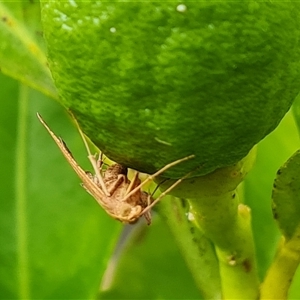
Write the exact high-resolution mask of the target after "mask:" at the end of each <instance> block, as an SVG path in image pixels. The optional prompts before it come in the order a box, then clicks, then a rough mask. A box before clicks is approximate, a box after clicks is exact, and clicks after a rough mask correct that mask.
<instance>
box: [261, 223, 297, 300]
mask: <svg viewBox="0 0 300 300" xmlns="http://www.w3.org/2000/svg"><path fill="white" fill-rule="evenodd" d="M278 248H279V249H278V251H277V253H276V256H275V259H274V261H273V263H272V265H271V267H270V268H269V270H268V273H267V276H266V278H265V280H264V282H263V283H262V285H261V299H287V298H288V290H289V288H290V285H291V283H292V279H293V277H294V274H295V272H296V270H297V268H298V266H299V263H300V228H298V229H297V230H296V233H295V234H294V235H293V237H292V238H291V239H290V240H287V241H286V240H285V239H284V238H282V241H281V242H280V245H279V247H278Z"/></svg>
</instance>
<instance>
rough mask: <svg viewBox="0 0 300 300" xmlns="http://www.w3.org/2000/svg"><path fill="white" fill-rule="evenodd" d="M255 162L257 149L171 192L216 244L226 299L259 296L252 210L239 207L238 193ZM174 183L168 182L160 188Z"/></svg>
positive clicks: (243, 206) (223, 292)
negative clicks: (179, 199) (232, 163)
mask: <svg viewBox="0 0 300 300" xmlns="http://www.w3.org/2000/svg"><path fill="white" fill-rule="evenodd" d="M254 160H255V150H253V151H251V152H250V153H249V154H248V156H247V157H246V158H244V159H242V160H241V161H240V162H238V163H237V164H236V165H233V166H230V167H226V168H222V169H219V170H216V171H215V172H213V173H210V174H207V175H205V176H201V177H197V178H191V179H186V180H184V181H183V182H182V183H181V184H180V185H179V186H178V187H176V188H175V189H174V190H173V191H171V193H172V194H173V195H175V196H177V197H180V198H184V199H187V200H188V202H189V204H190V213H191V215H192V216H193V218H194V224H195V225H196V227H198V230H199V232H203V233H204V234H205V236H206V237H208V238H209V239H210V240H211V241H212V242H213V243H214V245H215V249H216V254H217V257H218V259H219V272H220V277H221V287H222V297H223V299H257V298H258V296H259V280H258V275H257V269H256V261H255V250H254V241H253V236H252V230H251V216H250V209H249V208H248V207H247V206H245V205H242V204H240V202H239V199H238V195H237V192H236V188H237V186H238V185H239V184H240V183H241V182H242V181H243V179H244V177H245V176H246V174H247V173H248V171H249V170H250V169H251V167H252V165H253V162H254ZM171 184H172V182H170V181H168V182H166V183H163V184H161V188H163V189H166V188H168V186H170V185H171ZM199 272H201V271H200V270H199Z"/></svg>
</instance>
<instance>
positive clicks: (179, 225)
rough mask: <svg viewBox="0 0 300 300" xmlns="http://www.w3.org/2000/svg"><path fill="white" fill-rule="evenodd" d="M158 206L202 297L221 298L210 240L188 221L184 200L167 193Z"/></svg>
mask: <svg viewBox="0 0 300 300" xmlns="http://www.w3.org/2000/svg"><path fill="white" fill-rule="evenodd" d="M168 198H169V199H164V201H162V202H161V203H160V205H159V212H160V214H162V215H163V217H164V220H165V221H166V223H167V224H168V227H169V229H170V230H171V232H172V234H173V235H174V238H175V241H176V243H177V245H178V247H179V249H180V251H181V253H182V256H183V258H184V259H185V261H186V263H187V265H188V267H189V269H190V271H191V273H192V275H193V277H194V280H195V283H196V285H197V287H198V288H199V290H200V292H201V294H202V296H203V298H204V299H220V298H221V282H220V275H219V270H218V268H219V266H218V260H217V257H216V253H215V250H214V247H213V245H212V244H211V242H210V241H209V240H208V239H207V238H206V237H205V236H204V234H203V233H202V232H201V231H199V230H198V228H195V225H194V224H193V223H192V222H190V221H189V220H188V217H187V210H188V205H187V203H186V202H185V201H184V200H181V199H178V198H175V197H171V196H168Z"/></svg>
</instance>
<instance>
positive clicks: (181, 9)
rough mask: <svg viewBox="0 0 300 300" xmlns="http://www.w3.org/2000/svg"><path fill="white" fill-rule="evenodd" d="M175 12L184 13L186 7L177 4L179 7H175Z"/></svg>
mask: <svg viewBox="0 0 300 300" xmlns="http://www.w3.org/2000/svg"><path fill="white" fill-rule="evenodd" d="M176 10H177V11H178V12H185V11H186V6H185V5H184V4H179V5H177V7H176Z"/></svg>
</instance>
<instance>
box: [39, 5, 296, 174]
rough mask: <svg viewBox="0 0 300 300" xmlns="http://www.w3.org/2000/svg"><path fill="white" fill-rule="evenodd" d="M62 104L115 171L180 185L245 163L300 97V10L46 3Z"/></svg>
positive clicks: (47, 29) (44, 10)
mask: <svg viewBox="0 0 300 300" xmlns="http://www.w3.org/2000/svg"><path fill="white" fill-rule="evenodd" d="M41 3H42V16H43V23H44V32H45V38H46V41H47V44H48V53H49V64H50V69H51V71H52V74H53V78H54V80H55V83H56V86H57V88H58V90H59V93H60V96H61V103H62V104H63V105H64V106H65V107H66V108H67V109H69V110H71V111H72V112H73V114H74V115H75V117H76V118H77V119H78V122H79V123H80V125H81V126H82V129H83V131H84V132H85V133H86V134H87V135H88V136H89V137H90V138H91V140H92V141H93V142H94V143H95V144H96V145H97V146H98V147H99V148H100V149H101V150H102V151H103V152H104V154H106V155H107V156H108V157H109V158H111V159H112V160H114V161H116V162H118V163H121V164H124V165H126V166H128V167H131V168H134V169H137V170H139V171H144V172H147V173H152V172H154V171H155V170H157V169H159V168H161V167H162V166H164V165H165V164H167V163H169V162H172V161H174V160H176V159H179V158H182V157H185V156H187V155H191V154H195V155H196V157H195V158H194V159H191V160H189V161H186V162H184V163H182V164H179V165H177V166H176V167H174V168H171V169H170V170H168V171H167V172H166V173H165V176H167V177H172V178H177V177H180V176H182V175H184V174H186V173H187V172H188V171H190V170H192V169H194V168H195V167H197V166H200V168H199V169H198V170H197V171H195V173H194V174H195V175H197V174H205V173H209V172H211V171H213V170H215V169H217V168H220V167H223V166H229V165H232V164H234V163H236V162H237V161H239V160H240V159H241V158H243V157H244V156H245V155H247V153H248V152H249V150H250V149H251V148H252V147H253V145H255V144H256V143H258V142H259V141H260V140H261V139H262V138H264V137H265V136H266V135H267V134H268V133H270V132H271V131H272V130H273V129H274V128H275V127H276V126H277V125H278V123H279V122H280V120H281V119H282V117H283V116H284V114H285V113H286V112H287V110H288V109H289V107H290V105H291V103H292V101H293V99H294V98H295V96H296V95H297V93H298V91H299V87H300V63H299V57H300V56H299V49H300V47H299V43H298V41H299V38H300V36H299V25H300V23H299V17H300V15H299V12H300V2H289V1H285V2H271V1H270V2H267V1H266V2H256V1H239V2H234V1H230V2H228V1H218V2H212V1H209V0H207V1H193V2H178V1H177V2H176V1H171V2H169V1H160V2H144V1H134V2H127V1H76V0H70V1H53V0H51V1H50V0H48V1H42V2H41Z"/></svg>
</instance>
